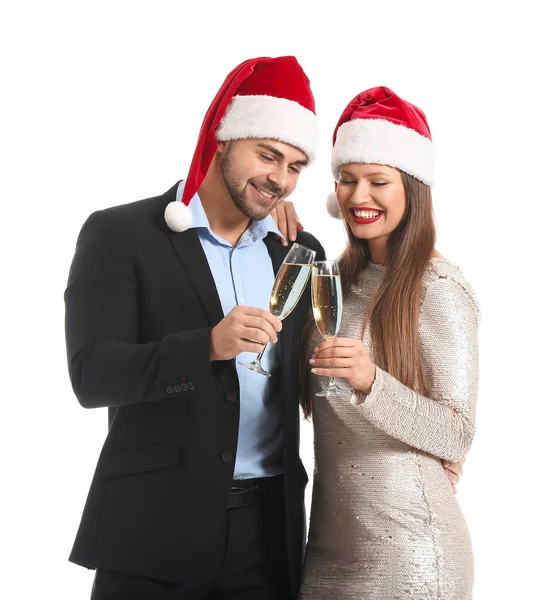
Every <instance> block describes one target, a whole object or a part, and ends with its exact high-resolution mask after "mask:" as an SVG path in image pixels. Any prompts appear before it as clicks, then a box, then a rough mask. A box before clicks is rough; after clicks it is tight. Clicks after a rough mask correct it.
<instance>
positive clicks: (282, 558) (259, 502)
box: [91, 476, 294, 600]
mask: <svg viewBox="0 0 555 600" xmlns="http://www.w3.org/2000/svg"><path fill="white" fill-rule="evenodd" d="M252 486H255V492H254V493H251V491H249V492H247V493H243V492H242V491H241V490H237V488H238V487H239V488H244V487H248V488H249V490H252ZM243 504H244V505H243ZM230 506H233V507H232V508H228V510H227V520H228V522H227V539H226V550H225V555H224V556H223V558H222V563H221V568H220V571H219V573H218V574H217V576H215V577H214V579H213V580H212V581H206V582H205V583H203V585H201V586H200V587H199V586H197V587H195V588H194V589H192V588H190V587H188V586H187V585H185V584H183V583H180V582H171V581H160V580H156V579H149V578H145V577H137V576H134V575H127V574H125V573H116V572H113V571H106V570H104V569H98V570H97V572H96V576H95V580H94V585H93V590H92V596H91V600H208V599H209V600H293V599H294V595H293V594H292V593H291V588H290V585H289V579H288V572H287V546H286V537H285V526H286V523H285V506H284V494H283V476H278V477H269V478H263V479H250V480H247V481H241V482H234V484H233V493H232V491H231V490H230Z"/></svg>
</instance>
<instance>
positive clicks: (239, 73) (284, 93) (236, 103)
mask: <svg viewBox="0 0 555 600" xmlns="http://www.w3.org/2000/svg"><path fill="white" fill-rule="evenodd" d="M248 138H258V139H260V138H269V139H274V140H278V141H281V142H285V143H287V144H290V145H292V146H295V147H296V148H299V150H302V151H303V152H304V153H305V154H306V155H307V159H308V162H309V163H310V162H312V161H313V160H314V154H315V150H316V146H317V144H318V125H317V122H316V114H315V109H314V97H313V95H312V91H311V89H310V81H309V80H308V77H307V76H306V74H305V73H304V71H303V70H302V68H301V66H300V65H299V63H298V62H297V59H296V58H295V57H294V56H281V57H278V58H267V57H262V58H252V59H249V60H246V61H245V62H243V63H241V64H240V65H239V66H237V67H236V68H235V69H234V70H233V71H231V73H230V74H229V75H228V76H227V78H226V80H225V81H224V83H223V85H222V87H221V88H220V90H219V91H218V93H217V95H216V97H215V98H214V100H213V101H212V104H211V105H210V108H209V109H208V112H207V113H206V116H205V117H204V121H203V123H202V127H201V130H200V134H199V138H198V143H197V146H196V149H195V152H194V155H193V159H192V161H191V166H190V169H189V174H188V176H187V180H186V182H185V187H184V190H183V196H182V198H181V200H177V201H175V202H170V204H168V206H167V207H166V211H165V214H164V217H165V220H166V223H167V225H168V227H169V228H170V229H171V230H172V231H176V232H182V231H185V230H186V229H188V228H189V226H190V225H191V218H192V217H191V209H190V208H189V202H190V201H191V199H192V198H193V196H194V195H195V194H196V192H197V191H198V189H199V187H200V185H201V183H202V181H203V180H204V178H205V176H206V173H207V171H208V167H209V166H210V163H211V162H212V159H213V157H214V154H215V153H216V148H217V143H218V142H219V141H227V140H238V139H248Z"/></svg>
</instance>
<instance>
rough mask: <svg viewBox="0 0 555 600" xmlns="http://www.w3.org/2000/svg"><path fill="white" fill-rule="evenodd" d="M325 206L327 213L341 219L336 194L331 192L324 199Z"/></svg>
mask: <svg viewBox="0 0 555 600" xmlns="http://www.w3.org/2000/svg"><path fill="white" fill-rule="evenodd" d="M326 208H327V209H328V214H329V215H330V217H333V218H334V219H341V209H340V208H339V202H338V201H337V194H336V193H335V192H332V193H331V194H329V195H328V197H327V199H326Z"/></svg>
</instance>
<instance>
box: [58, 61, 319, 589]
mask: <svg viewBox="0 0 555 600" xmlns="http://www.w3.org/2000/svg"><path fill="white" fill-rule="evenodd" d="M316 135H317V128H316V123H315V114H314V99H313V97H312V92H311V90H310V85H309V81H308V79H307V77H306V75H305V74H304V72H303V70H302V68H301V67H300V66H299V64H298V63H297V61H296V60H295V58H293V57H281V58H276V59H269V58H259V59H252V60H248V61H245V62H244V63H242V64H241V65H239V66H238V67H237V68H236V69H234V70H233V71H232V72H231V73H230V74H229V76H228V77H227V79H226V81H225V82H224V84H223V86H222V88H221V89H220V91H219V92H218V94H217V96H216V98H215V99H214V101H213V103H212V105H211V106H210V108H209V110H208V112H207V114H206V117H205V119H204V122H203V125H202V129H201V132H200V136H199V140H198V144H197V147H196V151H195V153H194V156H193V159H192V163H191V167H190V171H189V174H188V177H187V179H186V180H185V181H182V182H178V183H177V184H175V185H174V186H173V187H172V188H171V189H170V190H168V191H167V192H166V193H165V194H163V195H162V196H159V197H155V198H150V199H147V200H142V201H140V202H135V203H132V204H127V205H123V206H117V207H114V208H110V209H108V210H105V211H98V212H96V213H94V214H93V215H91V217H89V219H88V220H87V222H86V223H85V225H84V226H83V228H82V231H81V233H80V235H79V239H78V243H77V248H76V253H75V257H74V260H73V263H72V266H71V270H70V275H69V281H68V287H67V290H66V295H65V299H66V338H67V352H68V362H69V370H70V376H71V381H72V384H73V388H74V391H75V394H76V396H77V398H78V399H79V401H80V403H81V404H82V405H83V406H85V407H88V408H92V407H108V408H109V421H110V429H109V433H108V435H107V438H106V442H105V444H104V447H103V449H102V452H101V454H100V458H99V461H98V465H97V468H96V471H95V474H94V478H93V481H92V485H91V489H90V492H89V496H88V499H87V503H86V506H85V509H84V512H83V518H82V521H81V525H80V528H79V531H78V534H77V537H76V540H75V544H74V547H73V550H72V553H71V556H70V560H71V561H73V562H75V563H77V564H80V565H83V566H86V567H89V568H95V569H97V573H96V577H95V584H94V588H93V595H92V597H93V600H111V599H117V600H126V599H128V598H129V599H131V598H132V599H133V600H138V599H141V598H144V599H151V598H153V599H154V598H156V599H158V598H160V599H165V598H176V599H177V598H187V599H196V598H208V597H210V598H226V599H235V598H236V599H244V600H249V599H261V600H262V599H270V598H293V597H295V594H296V592H297V590H298V586H299V581H300V570H301V563H302V555H303V547H304V541H305V531H304V488H305V485H306V481H307V477H306V472H305V470H304V468H303V466H302V464H301V461H300V459H299V452H298V451H299V418H298V416H299V409H298V363H299V346H300V333H301V329H302V326H303V324H304V321H305V317H306V315H307V312H308V311H309V304H310V292H309V290H308V289H307V290H305V293H304V294H303V296H302V298H301V299H300V301H299V303H298V305H297V307H296V309H295V310H294V311H293V313H292V314H291V315H290V316H289V317H288V318H287V319H286V320H285V321H284V322H283V324H282V323H280V322H279V321H278V320H277V319H276V318H275V317H273V315H271V314H270V313H269V312H268V311H267V310H266V309H267V307H268V300H269V296H270V290H271V287H272V283H273V279H274V276H275V273H276V271H277V269H278V268H279V266H280V265H281V262H282V261H283V258H284V257H285V254H286V252H287V247H284V246H283V245H282V243H280V241H278V240H277V239H276V236H275V235H274V234H276V233H277V232H278V230H277V228H276V227H275V225H274V223H273V221H272V220H271V217H269V216H268V215H269V214H270V212H271V211H272V212H273V213H274V214H275V213H276V207H278V206H281V207H283V205H282V204H281V203H282V202H283V200H284V199H285V198H286V197H287V196H289V194H291V192H292V191H293V190H294V189H295V186H296V183H297V179H298V177H299V175H300V172H301V171H302V170H303V169H304V167H305V166H307V165H308V164H309V163H310V162H311V161H312V160H313V156H314V149H315V148H316V145H317V137H316ZM283 214H284V211H283V210H282V215H281V216H278V217H277V218H278V219H281V218H282V217H283ZM269 233H272V235H268V234H269ZM297 241H298V242H299V243H301V244H303V245H305V246H309V247H311V248H313V249H315V250H316V251H317V258H318V259H322V258H324V251H323V248H322V246H321V245H320V244H319V243H318V242H317V240H316V239H315V238H314V237H312V236H311V235H310V234H307V233H305V232H302V231H300V232H299V233H298V234H297ZM282 325H283V326H282ZM276 341H277V342H278V343H277V344H275V342H276ZM267 342H272V343H273V344H271V345H270V346H269V347H268V350H267V351H266V353H265V355H264V356H265V364H264V366H265V368H266V369H267V370H268V369H269V370H270V371H271V373H272V377H271V378H269V379H268V378H265V377H263V376H261V375H259V374H257V373H254V372H252V371H249V370H247V369H244V368H242V367H240V366H236V363H235V358H236V357H238V356H239V355H240V354H241V353H243V352H258V351H259V350H260V349H261V348H262V345H264V344H265V343H267ZM250 357H252V355H246V356H245V357H241V358H243V359H245V358H250Z"/></svg>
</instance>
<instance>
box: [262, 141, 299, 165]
mask: <svg viewBox="0 0 555 600" xmlns="http://www.w3.org/2000/svg"><path fill="white" fill-rule="evenodd" d="M258 146H259V148H264V150H267V151H268V152H271V153H272V154H274V155H275V156H277V157H278V158H281V159H282V160H283V159H284V158H285V154H283V152H280V151H279V150H278V149H277V148H275V147H274V146H271V145H270V144H265V143H264V142H260V143H259V144H258ZM293 164H294V165H299V166H301V167H306V165H307V164H308V160H304V159H299V160H296V161H295V162H294V163H293Z"/></svg>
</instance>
